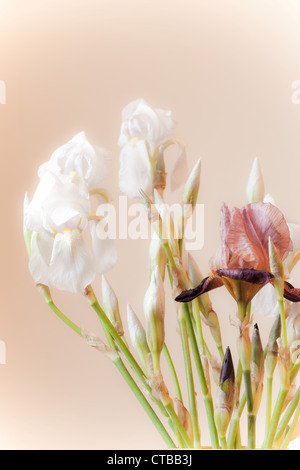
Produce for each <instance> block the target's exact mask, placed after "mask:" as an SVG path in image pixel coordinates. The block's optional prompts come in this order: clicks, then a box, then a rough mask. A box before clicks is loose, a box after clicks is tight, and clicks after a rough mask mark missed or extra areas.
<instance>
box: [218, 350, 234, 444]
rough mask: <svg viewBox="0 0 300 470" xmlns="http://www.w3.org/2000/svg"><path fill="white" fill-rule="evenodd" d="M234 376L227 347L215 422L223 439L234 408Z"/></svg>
mask: <svg viewBox="0 0 300 470" xmlns="http://www.w3.org/2000/svg"><path fill="white" fill-rule="evenodd" d="M234 381H235V374H234V368H233V362H232V357H231V352H230V349H229V347H227V349H226V352H225V356H224V360H223V364H222V369H221V374H220V383H219V388H218V390H217V398H216V404H215V421H216V426H217V429H218V433H219V436H220V437H225V434H226V431H227V427H228V424H229V421H230V418H231V415H232V411H233V406H234Z"/></svg>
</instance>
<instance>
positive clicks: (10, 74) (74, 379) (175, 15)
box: [0, 0, 300, 449]
mask: <svg viewBox="0 0 300 470" xmlns="http://www.w3.org/2000/svg"><path fill="white" fill-rule="evenodd" d="M299 58H300V1H299V0H298V1H296V0H295V1H288V0H286V1H284V2H283V1H281V2H274V1H272V0H248V1H246V0H243V1H241V0H239V1H233V0H227V1H226V2H224V0H207V1H204V0H185V1H179V0H151V1H145V0H35V1H34V0H25V1H24V0H22V1H21V0H19V1H17V0H7V1H4V0H1V1H0V80H4V81H5V83H6V87H7V96H6V104H5V105H1V104H0V133H1V138H0V158H1V167H0V168H1V184H0V190H1V245H0V246H1V258H0V260H1V270H0V272H1V274H0V275H1V283H0V289H1V296H0V298H1V309H0V339H1V340H2V341H4V342H5V344H6V353H7V357H6V364H5V365H0V376H1V379H0V383H1V386H0V447H1V448H2V449H140V448H150V449H152V448H163V447H164V445H163V443H162V440H161V438H160V437H159V436H158V435H157V434H156V430H155V429H154V427H153V426H152V424H151V422H150V421H148V417H147V416H146V414H145V413H144V410H143V409H142V408H141V407H140V405H139V404H138V403H137V402H136V399H135V398H134V397H133V395H132V393H131V391H130V390H129V389H127V387H126V385H125V384H124V383H123V379H122V378H121V377H120V376H119V375H118V372H117V371H116V370H115V368H114V367H113V365H111V364H110V362H109V361H108V360H107V359H106V358H105V357H104V356H102V355H100V354H99V353H97V352H96V351H94V350H92V349H91V348H88V347H87V346H86V345H85V344H84V342H83V341H82V340H81V339H80V338H79V337H77V336H76V334H75V333H73V332H72V331H71V330H69V329H68V328H67V327H66V326H65V325H64V324H62V323H61V322H60V321H59V320H58V319H57V318H56V317H55V316H54V314H52V312H51V311H50V310H49V309H48V308H47V306H46V305H45V303H44V302H43V299H42V298H41V297H40V295H39V294H38V292H37V290H36V289H35V287H34V285H33V282H32V280H31V278H30V275H29V273H28V268H27V255H26V252H25V247H24V244H23V238H22V205H23V197H24V193H25V191H28V192H29V194H30V195H32V194H33V192H34V190H35V187H36V185H37V174H36V172H37V168H38V166H39V165H40V164H41V163H42V162H43V161H45V160H46V159H48V158H49V156H50V155H51V153H52V151H53V150H54V149H55V148H57V147H58V146H60V145H61V144H63V143H65V142H66V141H67V140H69V139H70V138H71V137H72V136H73V135H74V134H75V133H77V132H79V131H81V130H85V131H86V134H87V136H88V138H89V140H90V141H91V142H93V143H96V144H98V145H101V146H104V147H107V148H109V149H111V150H112V152H113V160H112V163H111V175H110V178H109V181H108V182H107V186H108V187H109V189H110V191H111V193H112V194H113V196H114V199H115V201H116V202H117V200H118V194H119V193H118V185H117V172H118V156H119V155H118V153H119V149H118V146H117V139H118V135H119V128H120V124H121V110H122V108H123V106H125V105H126V104H127V103H128V102H129V101H131V100H133V99H136V98H138V97H143V98H144V99H146V100H147V101H148V102H149V104H151V105H152V106H153V107H160V108H165V109H171V110H172V112H173V117H174V119H175V120H176V121H177V123H178V127H177V135H178V136H180V137H182V138H184V139H185V140H186V142H187V145H188V152H189V163H190V167H192V165H193V164H194V163H195V162H196V160H197V159H198V158H199V157H201V158H202V177H201V189H200V193H199V202H201V203H204V204H205V245H204V249H203V250H201V251H200V252H197V253H194V255H195V258H196V259H197V260H198V261H199V264H200V266H201V270H202V271H203V273H207V270H208V260H209V258H210V256H211V255H212V254H213V253H214V251H215V249H216V247H217V246H218V242H219V233H218V222H219V208H220V205H221V203H222V201H223V200H224V201H226V202H227V203H228V204H229V206H230V207H232V206H233V205H242V204H244V203H245V188H246V183H247V179H248V174H249V171H250V168H251V165H252V161H253V158H254V157H255V156H258V157H259V159H260V162H261V167H262V170H263V173H264V177H265V184H266V189H267V192H270V193H271V194H272V195H273V197H274V198H275V200H276V202H277V204H278V206H279V207H280V208H281V209H282V210H283V211H284V212H285V214H286V217H287V219H288V220H289V221H294V222H300V207H299V201H300V188H299V173H300V158H299V156H300V105H295V104H293V103H292V101H291V94H292V88H291V86H292V82H293V81H294V80H297V79H300V60H299ZM180 196H181V192H180V191H178V192H177V193H176V194H175V195H174V194H173V195H171V198H172V200H176V198H180ZM117 245H118V252H119V262H118V265H117V266H116V267H115V268H114V270H113V271H111V272H110V273H109V274H108V276H107V277H108V279H109V281H110V282H111V284H112V285H113V286H114V288H115V290H116V292H117V294H118V297H119V302H120V306H121V310H122V312H123V315H124V314H125V311H126V303H127V302H130V303H131V305H132V307H133V308H134V309H135V310H136V312H137V313H138V314H139V315H140V317H141V318H142V316H143V312H142V302H143V296H144V292H145V289H146V286H147V274H146V272H147V269H146V261H147V243H145V242H143V243H142V242H132V241H128V242H127V241H118V242H117ZM298 281H299V282H300V276H299V277H298ZM295 282H297V279H296V280H295ZM95 287H96V289H98V288H99V284H98V285H97V284H96V286H95ZM53 295H54V298H55V300H56V301H57V304H58V305H59V306H60V307H61V308H62V310H63V311H65V313H66V314H68V315H69V316H70V317H71V318H72V319H73V320H74V321H75V322H76V323H78V324H79V325H81V326H85V327H87V328H90V329H92V330H94V331H95V332H99V333H100V329H99V325H98V322H97V319H96V318H95V315H94V313H93V311H92V310H90V308H89V307H88V305H87V304H86V302H85V300H84V299H83V298H81V297H80V296H75V297H73V296H71V295H69V294H64V293H60V292H55V293H53ZM211 297H212V300H213V302H214V305H215V308H216V309H217V311H218V312H219V315H220V319H221V323H222V325H223V328H224V344H225V345H227V344H229V345H231V346H232V348H233V350H234V346H235V335H236V331H235V329H234V327H232V326H230V325H229V323H228V317H229V314H231V315H234V313H235V307H234V304H233V302H232V300H231V299H229V298H228V295H226V292H225V291H223V290H220V291H219V292H214V293H213V294H212V296H211ZM167 305H168V308H167V320H166V322H167V343H168V345H169V348H170V350H171V353H172V355H173V358H174V360H175V362H176V364H177V367H178V369H180V370H181V372H180V375H181V376H182V378H183V377H184V374H183V369H182V360H181V355H180V348H178V346H177V344H178V340H179V338H178V334H177V331H176V325H175V316H174V310H173V308H172V303H171V302H168V304H167ZM256 321H258V324H259V326H260V329H261V333H262V337H263V339H264V340H265V339H266V337H267V335H268V330H269V327H270V324H271V323H270V320H267V319H264V318H256ZM124 322H125V321H124ZM125 323H126V322H125ZM205 331H206V330H205ZM208 338H209V336H208ZM166 378H167V380H168V381H169V377H168V375H167V376H166ZM168 383H170V382H168ZM171 390H172V388H171ZM198 392H199V393H198V397H199V409H200V412H201V413H202V411H201V409H202V408H203V406H202V401H201V392H200V391H199V389H198ZM203 416H204V415H203ZM258 420H261V423H264V412H263V411H262V412H261V413H260V415H259V418H258ZM205 421H206V419H205V417H204V420H203V423H201V430H202V436H203V439H202V441H203V442H204V443H205V442H206V441H207V439H206V433H207V431H206V424H205ZM259 422H260V421H259ZM258 428H259V429H258V437H260V436H261V432H260V428H261V426H258Z"/></svg>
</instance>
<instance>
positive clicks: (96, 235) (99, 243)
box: [90, 220, 118, 274]
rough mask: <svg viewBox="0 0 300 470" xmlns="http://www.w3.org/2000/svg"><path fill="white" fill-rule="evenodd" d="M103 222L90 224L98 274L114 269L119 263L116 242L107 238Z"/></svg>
mask: <svg viewBox="0 0 300 470" xmlns="http://www.w3.org/2000/svg"><path fill="white" fill-rule="evenodd" d="M104 229H105V227H104V226H103V225H102V223H101V221H100V222H96V221H94V220H92V221H91V222H90V230H91V237H92V245H93V253H94V258H95V268H96V271H97V273H98V274H103V273H106V272H107V271H109V270H110V269H112V268H113V267H114V266H115V264H116V262H117V258H118V255H117V250H116V245H115V242H114V240H112V239H111V238H109V237H108V236H107V233H106V232H105V231H104Z"/></svg>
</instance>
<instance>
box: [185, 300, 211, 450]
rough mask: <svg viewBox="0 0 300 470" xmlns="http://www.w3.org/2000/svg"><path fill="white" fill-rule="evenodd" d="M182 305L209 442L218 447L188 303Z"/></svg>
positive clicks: (208, 394) (207, 389)
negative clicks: (207, 427)
mask: <svg viewBox="0 0 300 470" xmlns="http://www.w3.org/2000/svg"><path fill="white" fill-rule="evenodd" d="M182 305H183V312H184V318H185V321H186V326H187V330H188V335H189V338H190V342H191V347H192V351H193V355H194V359H195V364H196V369H197V372H198V376H199V380H200V385H201V390H202V394H203V398H204V404H205V409H206V414H207V419H208V425H209V431H210V436H211V443H212V447H213V448H214V449H218V448H219V439H218V433H217V429H216V424H215V419H214V408H213V403H212V398H211V395H210V391H209V388H208V385H207V383H206V379H205V374H204V370H203V366H202V362H201V358H200V354H199V350H198V345H197V341H196V337H195V333H194V329H193V325H192V321H191V317H190V312H189V308H188V305H187V304H185V303H183V304H182Z"/></svg>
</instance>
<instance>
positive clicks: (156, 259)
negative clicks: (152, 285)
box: [148, 233, 167, 281]
mask: <svg viewBox="0 0 300 470" xmlns="http://www.w3.org/2000/svg"><path fill="white" fill-rule="evenodd" d="M166 263H167V254H166V250H165V247H164V246H163V245H162V242H161V240H160V239H159V238H158V236H157V235H156V233H154V234H153V237H152V239H151V242H150V246H149V267H148V273H149V281H150V279H151V274H152V272H153V271H154V269H155V268H156V266H158V267H159V271H160V275H161V277H162V279H163V280H164V278H165V271H166Z"/></svg>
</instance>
